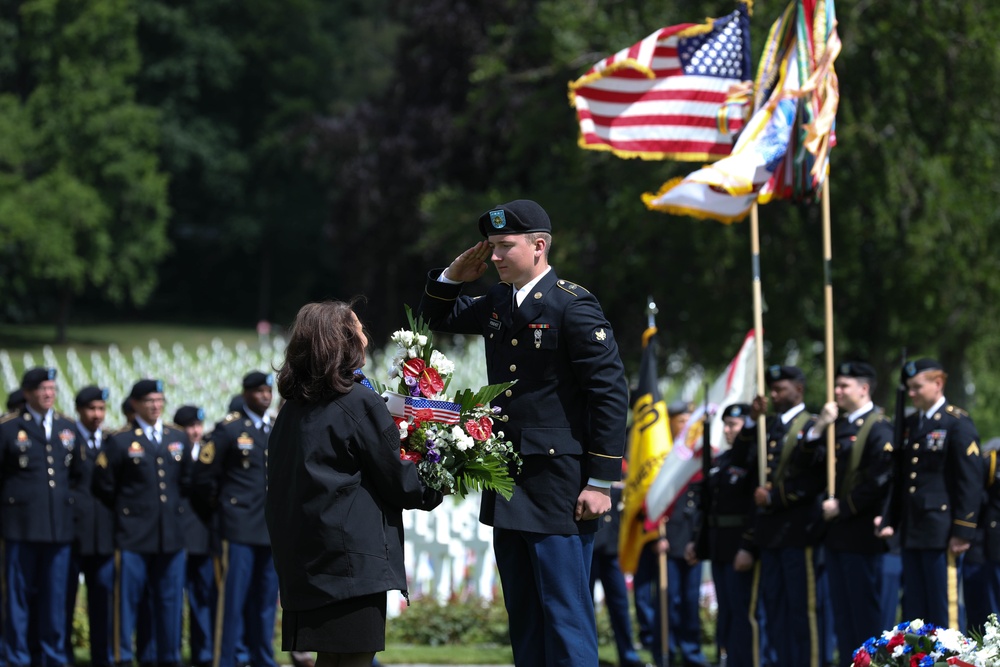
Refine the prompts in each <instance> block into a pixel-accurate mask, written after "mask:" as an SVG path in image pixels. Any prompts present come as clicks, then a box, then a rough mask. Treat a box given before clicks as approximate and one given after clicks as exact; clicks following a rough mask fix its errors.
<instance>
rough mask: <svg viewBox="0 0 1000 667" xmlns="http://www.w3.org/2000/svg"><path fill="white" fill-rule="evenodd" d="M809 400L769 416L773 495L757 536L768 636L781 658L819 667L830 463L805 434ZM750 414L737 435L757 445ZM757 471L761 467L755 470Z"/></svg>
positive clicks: (760, 512) (759, 515) (761, 513)
mask: <svg viewBox="0 0 1000 667" xmlns="http://www.w3.org/2000/svg"><path fill="white" fill-rule="evenodd" d="M815 420H816V417H815V416H814V415H811V414H809V412H808V411H807V410H806V409H805V405H804V404H802V403H800V404H799V405H797V406H795V407H793V408H791V409H790V410H788V411H786V412H785V413H783V414H781V415H778V416H776V417H768V418H767V419H766V425H765V426H764V428H766V429H767V436H766V442H767V461H766V468H765V472H766V475H767V483H768V485H769V488H770V499H771V503H770V505H769V506H768V507H766V508H757V512H756V515H755V518H754V526H753V536H754V542H755V544H756V546H757V548H758V549H759V552H760V565H761V567H760V577H759V580H758V582H757V584H758V586H757V589H756V590H755V591H754V594H755V595H759V597H760V600H761V601H762V603H763V608H764V614H765V616H766V618H767V628H768V629H769V630H770V629H772V628H773V629H774V631H773V632H770V631H769V632H768V636H767V644H768V647H769V649H770V650H773V651H774V653H775V655H776V657H777V660H778V663H779V664H790V665H791V664H795V665H803V666H807V665H808V666H811V667H818V665H819V664H821V662H822V660H823V656H824V653H825V651H824V634H823V630H824V621H825V617H824V613H823V611H824V606H825V600H823V599H822V595H821V593H822V585H821V582H820V580H819V579H820V577H821V576H822V570H821V558H820V555H821V554H820V549H819V547H820V538H821V535H822V521H823V519H822V516H821V512H820V508H819V498H820V494H821V493H822V491H823V487H824V483H825V480H824V474H823V473H824V469H823V465H822V462H821V461H820V460H819V459H818V458H817V452H816V448H815V446H814V445H812V444H810V443H808V442H807V441H806V439H805V434H806V433H807V432H808V431H809V429H810V428H811V427H812V425H813V424H814V423H815ZM758 427H759V425H757V424H750V423H749V420H748V423H747V425H746V426H744V428H743V430H742V431H740V434H739V435H738V436H737V440H742V441H743V442H744V443H750V446H752V447H757V428H758ZM755 472H756V471H755Z"/></svg>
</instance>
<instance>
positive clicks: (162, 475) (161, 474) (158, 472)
mask: <svg viewBox="0 0 1000 667" xmlns="http://www.w3.org/2000/svg"><path fill="white" fill-rule="evenodd" d="M156 474H157V475H159V476H160V477H166V476H167V471H166V470H163V469H162V468H161V469H160V470H157V471H156Z"/></svg>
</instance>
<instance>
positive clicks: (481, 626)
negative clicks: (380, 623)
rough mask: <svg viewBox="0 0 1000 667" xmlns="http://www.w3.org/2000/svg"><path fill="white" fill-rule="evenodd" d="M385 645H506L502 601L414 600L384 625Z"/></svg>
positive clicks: (507, 641)
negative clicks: (443, 602) (442, 601)
mask: <svg viewBox="0 0 1000 667" xmlns="http://www.w3.org/2000/svg"><path fill="white" fill-rule="evenodd" d="M386 641H387V642H405V643H412V644H426V645H428V646H440V645H444V644H509V643H510V635H509V633H508V630H507V612H506V610H505V609H504V607H503V604H502V602H501V601H496V602H494V603H492V604H491V603H488V602H486V601H484V600H481V599H478V598H468V599H451V600H449V601H448V603H447V604H439V603H438V602H437V601H436V600H434V599H433V598H414V599H413V600H411V601H410V604H409V606H408V607H406V608H405V609H404V610H403V611H402V613H401V614H400V615H399V616H398V617H397V618H394V619H392V620H391V621H389V622H388V623H387V625H386Z"/></svg>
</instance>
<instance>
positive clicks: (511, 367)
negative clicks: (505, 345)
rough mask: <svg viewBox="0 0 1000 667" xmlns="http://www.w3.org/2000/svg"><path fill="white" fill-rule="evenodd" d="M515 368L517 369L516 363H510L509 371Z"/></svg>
mask: <svg viewBox="0 0 1000 667" xmlns="http://www.w3.org/2000/svg"><path fill="white" fill-rule="evenodd" d="M516 370H517V364H511V365H510V372H511V373H513V372H514V371H516Z"/></svg>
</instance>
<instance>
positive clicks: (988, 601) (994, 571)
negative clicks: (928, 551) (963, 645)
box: [962, 560, 1000, 634]
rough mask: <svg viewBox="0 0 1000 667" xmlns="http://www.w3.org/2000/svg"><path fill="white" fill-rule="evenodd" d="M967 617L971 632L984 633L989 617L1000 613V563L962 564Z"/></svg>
mask: <svg viewBox="0 0 1000 667" xmlns="http://www.w3.org/2000/svg"><path fill="white" fill-rule="evenodd" d="M962 581H963V587H964V589H965V617H966V627H968V629H969V631H970V632H971V631H972V630H975V631H976V632H978V633H980V634H981V633H982V632H983V626H984V625H985V624H986V619H987V617H988V616H989V615H990V614H992V613H998V612H1000V563H991V562H986V563H973V562H972V561H970V560H966V561H965V562H964V563H962Z"/></svg>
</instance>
